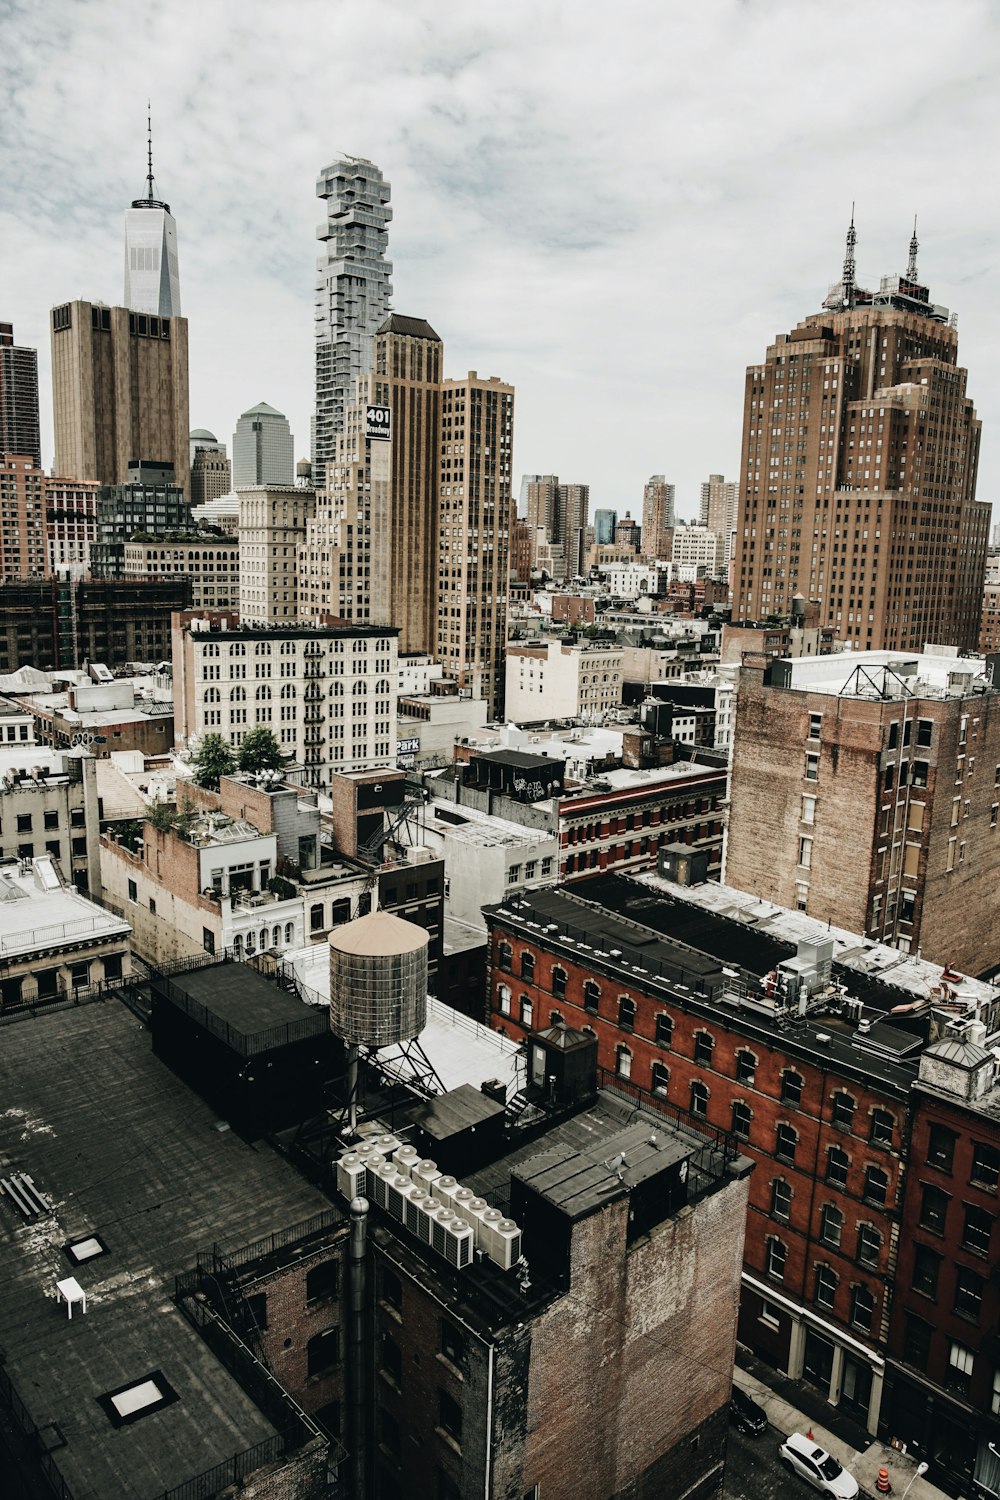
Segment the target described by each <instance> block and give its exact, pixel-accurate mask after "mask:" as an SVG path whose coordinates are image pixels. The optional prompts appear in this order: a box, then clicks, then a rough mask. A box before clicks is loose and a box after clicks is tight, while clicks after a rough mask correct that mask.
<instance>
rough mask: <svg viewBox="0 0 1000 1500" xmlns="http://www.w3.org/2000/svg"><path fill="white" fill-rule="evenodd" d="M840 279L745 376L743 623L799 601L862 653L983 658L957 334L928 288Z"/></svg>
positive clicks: (986, 510)
mask: <svg viewBox="0 0 1000 1500" xmlns="http://www.w3.org/2000/svg"><path fill="white" fill-rule="evenodd" d="M854 245H855V230H854V223H853V220H852V222H851V227H850V230H849V231H848V236H847V254H846V257H845V262H844V273H843V277H842V280H841V281H840V282H838V283H836V284H835V285H834V286H833V287H832V288H831V290H830V293H829V295H828V296H827V298H826V300H825V302H824V307H823V311H822V312H818V313H813V314H811V315H810V316H809V317H808V318H806V319H805V320H804V321H803V322H802V323H800V324H799V325H798V326H797V327H796V328H795V329H793V330H792V332H791V333H788V334H781V335H779V337H778V338H777V339H776V340H775V342H774V343H773V344H772V345H771V346H770V347H769V349H768V351H767V355H766V358H765V360H764V362H763V363H762V364H756V365H751V366H750V367H749V368H748V370H747V375H746V398H745V406H744V418H743V449H742V463H741V470H740V481H739V517H738V522H737V528H736V533H737V534H736V550H735V578H734V599H733V620H734V621H741V620H747V621H752V620H764V619H766V618H767V617H768V616H771V615H784V614H787V613H788V611H789V609H790V606H791V602H792V599H793V598H794V597H795V595H796V594H801V595H804V596H805V597H807V598H810V599H818V600H819V602H820V620H821V624H822V625H824V626H830V627H832V628H833V629H835V631H836V632H837V635H838V637H839V638H840V639H842V640H844V641H847V642H849V643H850V644H852V645H853V646H854V647H855V648H856V649H862V650H864V649H868V650H877V649H880V648H891V649H900V650H917V649H919V648H920V647H922V646H923V645H924V643H925V642H928V641H933V642H937V643H940V644H944V645H953V646H957V647H958V648H959V650H960V651H970V650H973V649H974V648H975V644H976V639H977V633H978V627H979V613H980V605H981V598H982V580H983V570H984V567H985V557H986V544H987V537H988V528H989V518H990V507H989V506H988V505H983V504H979V503H977V502H976V500H975V490H976V470H977V465H978V457H979V431H980V424H979V422H978V420H977V418H976V413H975V410H974V408H973V405H972V402H971V401H970V400H969V399H968V397H967V396H966V394H965V384H966V371H965V370H963V369H961V368H960V367H959V365H958V334H957V332H956V329H955V320H954V319H951V320H949V316H948V311H947V309H946V308H943V307H940V306H937V305H935V304H934V303H932V302H931V300H930V296H929V293H928V289H927V287H926V286H923V285H922V284H921V283H920V282H919V281H918V280H917V249H918V246H917V239H916V232H915V231H914V236H913V239H912V240H911V242H910V257H909V264H908V266H907V271H906V275H905V276H883V277H882V280H881V284H880V287H879V290H878V291H877V292H869V291H866V290H864V289H863V288H862V287H859V286H858V285H857V283H856V279H855V267H854Z"/></svg>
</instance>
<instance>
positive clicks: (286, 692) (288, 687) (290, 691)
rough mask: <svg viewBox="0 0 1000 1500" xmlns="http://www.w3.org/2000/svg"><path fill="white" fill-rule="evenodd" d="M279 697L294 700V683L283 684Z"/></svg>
mask: <svg viewBox="0 0 1000 1500" xmlns="http://www.w3.org/2000/svg"><path fill="white" fill-rule="evenodd" d="M281 696H282V698H285V699H289V698H294V697H295V684H294V682H286V683H285V685H284V687H283V688H282V689H281Z"/></svg>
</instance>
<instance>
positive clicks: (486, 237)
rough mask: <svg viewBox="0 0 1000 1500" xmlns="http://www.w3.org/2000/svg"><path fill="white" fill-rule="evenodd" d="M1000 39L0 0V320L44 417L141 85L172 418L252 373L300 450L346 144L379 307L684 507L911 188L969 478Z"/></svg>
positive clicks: (965, 13) (510, 8) (959, 1)
mask: <svg viewBox="0 0 1000 1500" xmlns="http://www.w3.org/2000/svg"><path fill="white" fill-rule="evenodd" d="M998 42H1000V25H998V22H997V19H996V17H995V12H994V10H993V8H992V7H991V6H990V5H989V4H988V3H986V0H983V3H978V0H953V3H951V4H950V5H948V6H940V5H938V4H930V3H926V0H914V3H910V4H907V5H903V4H900V3H895V0H883V3H881V4H879V5H871V4H870V3H858V0H845V3H843V4H841V5H840V6H839V7H837V9H836V10H835V11H831V10H829V9H828V8H826V7H821V6H819V5H818V4H809V3H802V0H746V3H737V0H704V3H702V4H699V5H691V4H689V3H683V4H681V3H677V0H670V3H663V0H660V3H647V0H633V3H626V4H624V5H620V6H619V7H617V9H609V8H608V7H607V6H605V5H600V6H598V5H597V4H596V3H595V0H576V3H568V0H566V3H556V0H530V3H529V0H505V4H504V5H503V6H500V5H491V6H486V5H465V6H461V7H460V6H442V5H441V4H440V3H437V0H408V3H396V0H374V3H372V0H367V3H362V0H333V3H331V0H321V3H313V0H300V3H289V4H286V5H284V6H280V7H279V6H275V5H274V4H273V3H267V4H265V3H261V0H242V3H240V4H236V3H233V0H224V3H223V0H214V3H208V4H205V3H202V4H198V5H196V4H194V3H192V0H173V3H171V4H169V5H167V4H162V3H153V4H150V5H147V6H146V7H145V8H142V9H140V8H136V7H131V6H125V5H123V4H121V3H114V0H88V3H87V4H86V5H80V4H77V3H73V0H48V3H47V4H39V3H35V4H33V5H31V6H28V5H24V4H18V3H15V4H14V5H13V8H12V7H11V5H10V0H8V5H7V8H6V9H3V8H2V6H0V55H3V56H4V58H5V90H4V93H3V96H2V98H0V140H2V141H3V143H4V144H3V151H2V155H0V303H2V306H0V316H3V317H6V318H11V319H13V321H14V324H15V330H16V334H17V337H18V340H19V341H23V342H25V343H35V344H37V345H38V346H39V349H40V352H41V354H42V355H43V363H44V365H45V372H44V374H43V381H44V382H46V384H45V385H43V406H44V407H45V408H46V410H47V409H48V406H49V402H48V393H47V379H48V375H47V345H48V332H47V318H48V309H49V307H50V306H52V305H53V304H55V303H57V302H61V301H64V300H67V299H69V298H71V297H74V296H85V297H91V298H103V299H105V300H107V301H118V300H120V297H121V259H122V257H121V234H122V227H121V226H122V220H121V213H122V210H123V209H124V207H125V206H126V203H127V202H128V200H129V199H131V198H132V197H133V196H135V195H137V194H138V193H139V192H140V191H141V190H142V186H143V176H144V171H145V164H144V141H143V127H144V117H145V102H146V96H147V93H148V94H150V95H151V97H152V100H153V110H154V143H155V152H156V174H157V184H158V189H159V191H160V192H161V194H162V195H163V196H164V197H166V198H167V200H168V201H169V202H170V203H171V204H172V207H173V211H174V214H175V216H176V218H177V223H178V237H179V243H180V256H181V286H182V298H183V303H184V310H185V312H186V314H187V316H188V318H189V319H190V324H191V422H192V425H193V426H208V427H210V428H211V429H212V430H213V431H215V432H217V433H218V434H219V436H220V437H225V438H226V439H228V438H229V436H230V434H231V433H232V429H233V426H234V424H235V420H236V417H237V416H238V414H239V412H240V411H241V410H243V409H244V408H245V407H246V406H249V405H251V404H252V403H254V402H256V401H258V400H260V399H265V400H268V401H270V402H271V403H272V404H273V405H275V406H278V407H280V408H281V409H282V410H284V411H286V412H287V413H288V415H289V418H290V420H291V422H292V428H293V431H294V432H295V434H296V440H297V448H298V451H299V452H302V453H304V452H306V451H307V448H308V435H309V415H310V409H311V401H312V393H311V387H312V301H313V287H312V283H313V274H314V261H315V255H316V241H315V226H316V224H317V223H318V222H319V220H320V217H321V208H322V205H321V204H320V203H319V201H318V200H317V199H316V198H315V197H314V184H315V178H316V176H317V174H318V171H319V168H320V167H321V166H322V165H323V164H324V162H326V161H328V160H330V159H331V158H333V157H334V156H335V155H336V154H337V153H339V152H342V151H347V152H352V153H355V154H359V155H365V156H369V157H371V158H372V159H373V160H375V161H377V162H378V163H379V164H380V166H381V167H382V168H383V170H384V171H385V172H386V175H387V176H388V177H389V178H390V180H391V181H392V185H393V209H394V218H393V223H392V226H391V229H390V255H391V258H392V260H393V262H394V268H395V269H394V278H393V279H394V285H395V296H394V305H395V306H396V308H397V309H398V310H400V311H402V312H407V313H411V314H413V315H416V316H422V317H426V318H428V319H429V321H430V322H431V323H432V324H433V325H434V327H435V328H436V329H437V330H438V332H439V333H440V334H441V336H442V337H443V339H444V341H445V351H446V366H447V369H448V371H449V373H452V374H462V373H464V372H465V371H466V370H467V369H469V368H475V369H478V370H479V371H480V373H485V374H497V375H501V376H503V377H504V378H505V379H509V380H511V381H513V382H514V384H515V385H516V387H517V417H516V423H515V428H516V451H515V464H516V467H517V470H518V471H520V470H535V469H537V470H544V471H555V472H558V473H560V474H561V475H562V476H563V477H564V478H567V479H575V480H588V481H589V482H590V484H591V487H592V497H593V498H592V503H594V504H607V505H617V506H618V507H619V509H625V508H626V507H629V506H630V507H631V508H632V510H633V513H635V511H636V509H637V507H638V506H639V505H640V503H641V492H642V484H643V481H644V479H645V478H646V476H647V475H648V474H650V473H652V472H657V471H662V472H666V473H667V475H668V476H669V477H670V478H672V479H674V480H675V481H676V482H677V484H678V493H679V497H680V506H681V509H682V510H687V511H690V510H691V509H693V508H694V505H695V502H696V495H697V485H698V483H699V481H700V480H701V479H702V478H703V477H704V476H705V475H706V474H707V473H708V472H709V471H710V470H725V471H726V472H727V473H735V471H736V467H737V464H738V458H739V451H738V450H739V436H740V422H741V414H742V395H743V371H744V367H745V366H746V364H747V363H748V362H750V361H751V360H756V359H759V358H760V357H761V356H762V354H763V351H764V349H765V347H766V345H767V343H768V341H769V340H770V339H771V338H772V337H773V336H774V334H775V333H776V332H778V331H783V330H787V329H788V328H790V327H791V326H793V324H794V323H795V322H796V321H798V320H799V319H800V318H802V317H804V316H805V315H806V314H808V313H810V312H813V311H816V310H817V309H818V307H819V304H820V301H821V299H822V296H823V295H824V293H825V291H826V287H827V285H828V283H829V282H831V281H833V280H834V279H835V278H836V276H837V274H838V270H839V265H840V261H841V257H842V246H843V232H844V229H845V227H846V219H847V215H848V213H849V208H850V203H851V201H852V200H856V201H857V205H858V206H857V222H858V232H859V246H858V252H859V253H858V259H859V268H860V271H861V273H862V279H865V278H867V279H868V280H869V281H871V280H874V279H875V278H876V277H877V276H878V275H879V274H881V273H882V272H883V271H888V270H899V269H902V268H903V265H904V262H905V255H906V246H907V240H908V238H909V233H910V226H911V222H912V215H913V213H914V212H916V213H918V214H919V218H920V235H921V240H922V243H923V249H922V252H921V271H922V273H923V274H924V275H925V276H926V277H927V279H928V281H929V283H930V286H931V290H932V295H933V296H934V298H935V300H937V301H941V302H944V303H946V304H948V305H950V306H951V307H953V308H954V309H955V310H956V311H957V312H958V314H959V319H960V328H959V331H960V340H961V357H962V362H963V364H965V365H967V367H968V368H969V372H970V375H969V389H970V393H971V395H972V396H973V398H974V399H975V401H976V404H977V407H978V410H979V413H980V416H982V417H983V418H984V422H985V433H984V441H983V457H982V465H981V473H980V488H979V494H980V498H983V499H992V497H993V493H994V491H995V490H996V488H997V485H998V484H1000V457H995V456H994V448H995V445H994V444H993V442H992V416H993V413H994V411H995V410H996V408H997V405H998V402H1000V368H998V359H997V354H996V350H997V349H998V348H1000V339H998V332H1000V329H998V309H997V298H996V294H995V291H994V290H993V289H992V288H991V280H990V278H991V275H992V274H993V259H994V256H995V246H996V244H997V231H998V228H1000V223H998V220H1000V210H998V206H997V201H996V196H995V194H993V193H992V192H991V191H990V182H991V173H990V168H991V167H992V160H993V156H994V153H995V147H996V145H997V122H996V112H995V108H994V103H993V97H992V79H993V78H994V77H995V75H996V71H997V62H998V50H1000V46H998ZM45 446H46V447H49V446H50V439H48V440H47V441H46V444H45Z"/></svg>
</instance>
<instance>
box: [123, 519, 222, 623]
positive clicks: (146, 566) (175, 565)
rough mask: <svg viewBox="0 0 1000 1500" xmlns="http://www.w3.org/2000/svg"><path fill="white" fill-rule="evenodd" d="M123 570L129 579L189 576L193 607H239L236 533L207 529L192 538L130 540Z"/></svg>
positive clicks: (124, 557) (127, 543)
mask: <svg viewBox="0 0 1000 1500" xmlns="http://www.w3.org/2000/svg"><path fill="white" fill-rule="evenodd" d="M122 569H123V571H124V573H125V576H126V577H128V578H140V579H145V578H149V579H154V580H157V579H162V578H186V579H188V581H189V582H190V584H191V608H192V609H237V608H238V607H239V602H240V544H239V540H238V538H237V537H234V536H222V535H219V536H212V534H211V533H210V532H204V533H203V534H202V535H201V536H195V537H192V538H190V539H185V540H180V539H173V538H171V539H170V540H165V539H164V538H162V537H160V538H157V539H153V540H150V541H142V542H140V541H131V542H126V543H125V545H124V550H123V553H122Z"/></svg>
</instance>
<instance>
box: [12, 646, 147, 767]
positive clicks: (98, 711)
mask: <svg viewBox="0 0 1000 1500" xmlns="http://www.w3.org/2000/svg"><path fill="white" fill-rule="evenodd" d="M91 670H92V672H94V673H95V674H97V676H96V679H95V680H93V681H90V682H86V681H77V682H71V683H68V684H64V683H63V682H61V681H59V680H58V679H57V680H56V682H55V683H54V684H50V686H49V689H48V691H38V690H29V691H27V692H26V693H25V694H24V695H23V696H22V697H21V698H20V700H19V701H20V702H21V703H22V705H23V706H24V707H25V708H26V709H28V710H29V711H30V713H31V715H32V717H33V718H34V721H35V735H36V737H37V739H38V740H39V742H40V743H41V744H43V745H48V746H50V747H51V748H52V749H53V750H68V751H72V750H76V749H78V748H82V749H83V750H84V751H86V752H87V753H89V754H91V755H93V756H95V757H97V758H98V759H101V760H103V759H106V758H107V757H108V756H109V755H111V754H112V753H113V752H114V751H116V750H133V751H140V752H141V753H142V754H143V755H165V754H167V752H168V751H169V749H170V747H171V745H172V744H173V740H174V716H173V704H172V702H171V700H170V695H169V686H168V688H167V690H166V691H164V689H163V688H162V687H160V689H159V690H157V689H156V687H155V686H152V685H150V686H147V685H145V684H143V685H141V686H137V685H136V682H135V681H134V680H133V679H130V678H128V677H118V678H116V677H113V676H112V675H111V673H110V672H109V671H108V669H107V667H106V666H104V665H103V664H101V665H94V666H93V667H92V668H91ZM147 681H148V682H149V683H150V684H152V683H153V681H154V679H147ZM167 682H168V684H169V678H167ZM53 688H54V689H55V690H53Z"/></svg>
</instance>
